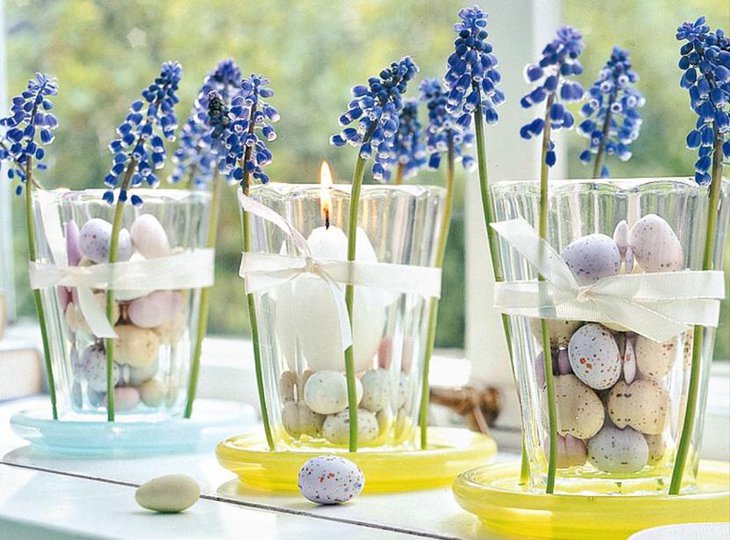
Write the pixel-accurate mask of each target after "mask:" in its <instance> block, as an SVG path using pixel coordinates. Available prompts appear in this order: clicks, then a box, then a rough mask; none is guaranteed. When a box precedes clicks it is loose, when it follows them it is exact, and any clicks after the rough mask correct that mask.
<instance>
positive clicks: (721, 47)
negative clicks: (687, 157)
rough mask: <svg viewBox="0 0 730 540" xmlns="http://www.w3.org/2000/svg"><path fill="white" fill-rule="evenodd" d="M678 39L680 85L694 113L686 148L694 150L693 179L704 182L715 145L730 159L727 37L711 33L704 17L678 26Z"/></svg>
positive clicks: (709, 178)
mask: <svg viewBox="0 0 730 540" xmlns="http://www.w3.org/2000/svg"><path fill="white" fill-rule="evenodd" d="M677 39H678V40H679V41H684V42H686V43H684V44H683V45H682V47H681V48H680V55H681V57H680V59H679V68H680V69H681V70H682V71H683V72H684V73H683V74H682V78H681V80H680V82H679V85H680V86H681V87H682V88H685V89H687V90H688V92H689V100H690V108H691V109H692V111H694V113H695V114H696V115H697V121H696V123H695V128H694V129H693V130H692V131H690V132H689V134H688V135H687V147H688V148H696V149H697V154H698V159H697V161H696V162H695V180H696V181H697V183H698V184H701V185H705V184H709V183H710V182H711V181H712V175H711V174H710V167H711V165H712V155H713V152H714V150H713V149H714V146H715V145H716V144H717V145H718V146H720V149H721V151H720V153H721V154H723V155H724V156H725V158H730V138H729V136H730V115H729V114H728V113H729V112H730V39H729V38H728V37H727V36H726V35H725V32H724V31H723V30H722V29H721V28H718V29H717V30H716V31H714V32H711V31H710V27H709V26H708V25H707V23H706V22H705V18H704V17H700V18H699V19H697V20H696V21H695V22H686V23H684V24H682V25H681V26H680V27H679V28H677ZM717 159H719V160H720V161H721V160H722V156H721V155H720V156H717Z"/></svg>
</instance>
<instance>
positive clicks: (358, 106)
mask: <svg viewBox="0 0 730 540" xmlns="http://www.w3.org/2000/svg"><path fill="white" fill-rule="evenodd" d="M417 72H418V66H416V64H415V63H413V60H411V58H410V57H408V56H406V57H404V58H402V59H401V60H400V61H399V62H397V63H396V62H393V63H392V64H391V65H390V67H389V68H386V69H384V70H383V71H381V72H380V75H379V76H378V77H370V78H369V79H368V85H367V86H364V85H358V86H355V87H354V88H353V89H352V95H353V98H354V99H353V100H352V101H350V103H349V104H348V109H347V112H346V113H345V114H343V115H342V116H340V124H341V125H342V126H349V125H350V124H352V123H353V122H356V123H357V126H356V127H346V128H345V129H343V130H342V132H341V133H339V134H337V135H333V136H332V137H331V138H330V142H331V143H332V144H334V145H335V146H344V145H346V144H350V145H352V146H359V151H358V155H357V161H356V162H355V170H354V171H353V173H352V190H351V192H350V209H349V216H348V224H347V260H348V261H354V260H355V254H356V253H357V251H356V250H357V234H356V233H357V221H358V218H357V217H358V209H359V206H360V190H361V188H362V183H363V177H364V176H365V164H366V162H367V160H368V159H370V158H372V159H373V161H374V163H373V168H372V174H373V178H375V179H376V180H380V181H382V180H387V179H388V178H390V174H391V167H392V165H393V163H394V162H395V161H396V157H395V156H396V154H395V149H394V146H395V135H396V133H397V132H398V127H399V122H400V112H401V110H402V109H403V98H402V97H401V96H402V95H403V94H405V93H406V90H407V88H408V83H409V82H410V81H411V79H413V77H414V75H415V74H416V73H417ZM354 300H355V287H354V286H353V285H349V284H348V285H347V286H346V287H345V304H346V305H347V313H348V315H349V317H350V324H351V325H352V320H353V318H352V315H353V311H352V306H353V302H354ZM345 376H346V379H347V404H348V411H349V414H348V420H349V425H350V433H349V450H350V452H356V451H357V445H358V441H357V439H358V427H357V423H358V422H357V403H358V402H357V399H356V397H357V396H356V388H355V384H356V377H355V361H354V353H353V346H352V345H351V346H350V347H348V348H347V350H346V351H345Z"/></svg>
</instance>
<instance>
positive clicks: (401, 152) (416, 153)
mask: <svg viewBox="0 0 730 540" xmlns="http://www.w3.org/2000/svg"><path fill="white" fill-rule="evenodd" d="M393 152H394V153H395V161H396V163H397V169H396V183H400V182H401V181H402V180H403V179H408V178H411V177H412V176H414V175H415V174H416V173H417V172H418V171H419V170H420V169H422V168H423V167H425V166H426V163H427V161H426V145H425V144H424V142H423V132H422V128H421V122H420V121H419V120H418V100H416V99H409V100H406V101H405V102H404V104H403V109H401V111H400V115H399V117H398V131H396V133H395V142H394V144H393Z"/></svg>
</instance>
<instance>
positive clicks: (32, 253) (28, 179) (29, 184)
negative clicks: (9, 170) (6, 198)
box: [25, 157, 58, 420]
mask: <svg viewBox="0 0 730 540" xmlns="http://www.w3.org/2000/svg"><path fill="white" fill-rule="evenodd" d="M32 172H33V158H32V157H29V158H28V162H27V163H26V165H25V225H26V231H27V232H28V258H29V259H30V261H31V262H35V260H36V257H37V255H36V245H35V222H34V221H33V192H32V189H33V177H32ZM33 303H34V304H35V310H36V313H37V314H38V323H39V324H40V327H41V341H42V342H43V361H44V364H45V367H46V377H47V378H48V393H49V395H50V397H51V413H52V415H53V419H54V420H58V406H57V404H56V379H55V377H54V376H53V363H52V361H51V348H50V346H49V341H48V329H47V328H46V314H45V312H44V311H43V304H42V302H41V291H40V290H39V289H33Z"/></svg>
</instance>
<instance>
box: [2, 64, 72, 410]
mask: <svg viewBox="0 0 730 540" xmlns="http://www.w3.org/2000/svg"><path fill="white" fill-rule="evenodd" d="M56 95H58V84H57V82H56V79H54V78H53V77H51V76H50V75H47V74H45V73H36V75H35V78H33V79H30V80H29V81H28V86H27V87H26V89H25V90H24V91H23V92H22V93H21V94H20V95H19V96H15V97H14V98H13V100H12V105H11V107H10V114H9V115H8V116H6V117H5V118H2V119H0V126H2V128H4V129H3V131H4V133H3V135H2V138H0V161H9V162H10V167H9V169H8V177H9V178H10V179H11V180H14V179H15V178H17V179H18V185H17V186H16V188H15V193H16V194H17V195H21V194H22V193H23V185H24V184H25V197H24V199H25V224H26V233H27V235H28V237H27V238H28V258H29V260H30V262H34V261H35V260H36V258H37V255H38V254H37V253H36V244H35V222H34V220H33V189H34V188H35V187H37V186H38V185H39V184H38V182H37V181H36V179H35V177H34V176H33V169H34V168H35V169H37V170H44V169H45V168H46V165H45V163H44V162H43V159H44V158H45V155H46V149H45V147H46V146H47V145H49V144H51V143H52V142H53V139H54V135H53V131H54V130H55V129H56V128H57V127H58V120H57V119H56V117H55V116H54V114H53V113H52V112H50V111H51V110H52V109H53V102H52V101H51V99H50V98H52V97H54V96H56ZM33 302H34V304H35V309H36V313H37V314H38V322H39V324H40V327H41V338H42V342H43V359H44V365H45V370H46V377H47V379H48V393H49V396H50V398H51V414H52V417H53V419H54V420H57V419H58V407H57V404H56V383H55V377H54V375H53V365H52V363H51V352H50V346H49V343H50V342H49V340H48V329H47V327H46V316H45V312H44V311H43V304H42V303H41V292H40V290H38V289H33Z"/></svg>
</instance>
